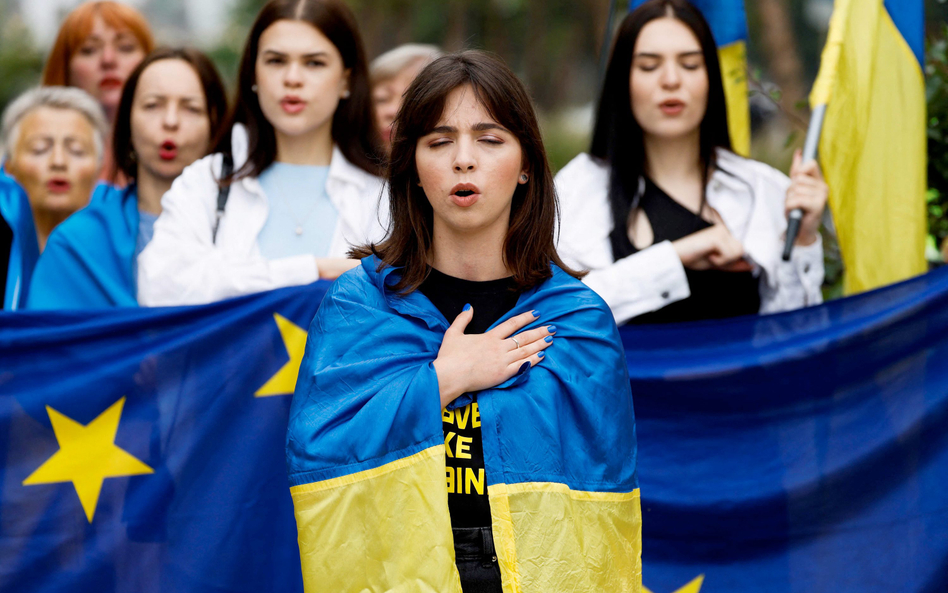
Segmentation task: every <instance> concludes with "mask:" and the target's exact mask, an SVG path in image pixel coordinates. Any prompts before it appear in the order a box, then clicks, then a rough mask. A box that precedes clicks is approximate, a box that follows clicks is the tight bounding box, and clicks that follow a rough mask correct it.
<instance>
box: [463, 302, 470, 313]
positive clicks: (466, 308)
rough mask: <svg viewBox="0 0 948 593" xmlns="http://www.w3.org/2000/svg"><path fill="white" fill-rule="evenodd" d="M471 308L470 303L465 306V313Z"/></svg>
mask: <svg viewBox="0 0 948 593" xmlns="http://www.w3.org/2000/svg"><path fill="white" fill-rule="evenodd" d="M470 308H471V303H468V304H466V305H464V310H465V311H468V310H470Z"/></svg>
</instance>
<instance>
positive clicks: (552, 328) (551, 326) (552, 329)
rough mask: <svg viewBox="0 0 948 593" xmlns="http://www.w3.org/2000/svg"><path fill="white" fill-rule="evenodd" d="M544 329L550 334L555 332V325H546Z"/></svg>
mask: <svg viewBox="0 0 948 593" xmlns="http://www.w3.org/2000/svg"><path fill="white" fill-rule="evenodd" d="M546 331H548V332H550V333H551V334H555V333H556V326H555V325H548V326H547V327H546Z"/></svg>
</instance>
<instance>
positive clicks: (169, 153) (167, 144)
mask: <svg viewBox="0 0 948 593" xmlns="http://www.w3.org/2000/svg"><path fill="white" fill-rule="evenodd" d="M158 156H159V157H161V160H163V161H173V160H174V159H175V158H177V156H178V145H177V144H175V143H174V142H173V141H171V140H165V141H164V142H162V143H161V146H159V147H158Z"/></svg>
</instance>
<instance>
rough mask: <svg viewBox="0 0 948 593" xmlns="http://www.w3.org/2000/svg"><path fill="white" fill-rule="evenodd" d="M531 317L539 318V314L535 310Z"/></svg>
mask: <svg viewBox="0 0 948 593" xmlns="http://www.w3.org/2000/svg"><path fill="white" fill-rule="evenodd" d="M533 316H534V317H539V316H540V312H539V311H537V310H536V309H534V310H533Z"/></svg>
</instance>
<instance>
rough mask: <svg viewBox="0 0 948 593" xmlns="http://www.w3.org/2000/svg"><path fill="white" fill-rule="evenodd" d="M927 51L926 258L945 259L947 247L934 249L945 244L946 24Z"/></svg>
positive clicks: (947, 154) (947, 221) (947, 161)
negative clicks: (940, 249)
mask: <svg viewBox="0 0 948 593" xmlns="http://www.w3.org/2000/svg"><path fill="white" fill-rule="evenodd" d="M926 53H927V56H926V65H925V74H926V98H927V100H928V187H929V190H928V231H929V234H930V236H931V240H930V241H929V243H930V246H931V247H932V249H929V253H930V257H929V259H933V260H936V261H940V262H944V259H945V257H944V254H945V252H946V251H948V249H943V250H942V251H941V254H938V253H937V251H935V250H934V248H935V247H948V243H946V239H948V25H946V24H942V26H941V29H940V31H938V32H937V33H936V34H934V35H933V36H931V37H930V38H929V42H928V47H927V52H926ZM939 255H940V257H939Z"/></svg>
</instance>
